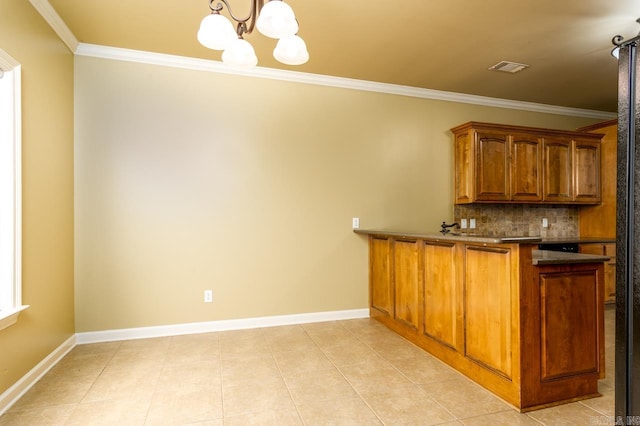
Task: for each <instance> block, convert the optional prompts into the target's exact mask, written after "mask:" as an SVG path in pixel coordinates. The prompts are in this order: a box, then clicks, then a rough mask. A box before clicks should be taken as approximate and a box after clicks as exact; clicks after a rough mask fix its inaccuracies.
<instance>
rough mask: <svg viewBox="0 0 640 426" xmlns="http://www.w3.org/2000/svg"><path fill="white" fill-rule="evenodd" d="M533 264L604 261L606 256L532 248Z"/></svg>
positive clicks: (607, 258) (606, 258)
mask: <svg viewBox="0 0 640 426" xmlns="http://www.w3.org/2000/svg"><path fill="white" fill-rule="evenodd" d="M531 254H532V258H533V264H534V265H561V264H567V263H597V262H606V261H608V260H609V259H610V258H609V257H608V256H598V255H595V254H582V253H566V252H562V251H550V250H533V251H532V252H531Z"/></svg>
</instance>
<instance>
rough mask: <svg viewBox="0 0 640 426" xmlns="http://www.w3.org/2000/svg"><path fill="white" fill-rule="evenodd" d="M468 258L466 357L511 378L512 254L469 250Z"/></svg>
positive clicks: (478, 249)
mask: <svg viewBox="0 0 640 426" xmlns="http://www.w3.org/2000/svg"><path fill="white" fill-rule="evenodd" d="M465 258H466V262H465V275H464V276H465V286H464V300H465V330H464V331H465V333H464V336H465V355H466V356H467V357H469V358H472V359H473V360H475V361H476V362H478V363H480V364H482V365H484V366H485V367H487V368H489V369H491V370H493V371H494V372H496V373H498V374H500V375H503V376H505V377H508V378H511V377H512V370H511V367H512V358H511V355H512V354H511V332H512V330H511V328H512V318H511V312H512V310H513V309H515V306H513V302H512V289H511V251H510V250H506V249H497V248H495V249H494V248H488V247H486V248H485V247H476V246H467V247H466V250H465ZM514 326H515V324H514ZM487 342H489V344H487Z"/></svg>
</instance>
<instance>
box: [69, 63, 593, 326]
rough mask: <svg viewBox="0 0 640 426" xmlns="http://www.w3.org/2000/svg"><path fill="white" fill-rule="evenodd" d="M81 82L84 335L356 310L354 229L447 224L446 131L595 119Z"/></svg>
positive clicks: (293, 93) (171, 79) (162, 75)
mask: <svg viewBox="0 0 640 426" xmlns="http://www.w3.org/2000/svg"><path fill="white" fill-rule="evenodd" d="M75 71H76V80H75V82H76V87H75V89H76V92H75V93H76V98H75V101H76V113H75V114H76V148H75V154H76V162H75V167H76V168H75V173H76V179H75V189H76V199H75V200H76V264H75V267H76V326H77V331H78V332H86V331H98V330H107V329H121V328H130V327H140V326H154V325H167V324H175V323H185V322H195V321H213V320H222V319H236V318H249V317H259V316H269V315H285V314H295V313H309V312H322V311H334V310H345V309H357V308H366V307H367V246H366V240H365V238H363V237H361V236H357V235H355V234H353V233H352V231H351V218H352V217H354V216H358V217H360V220H361V226H362V227H364V228H393V229H404V230H436V229H437V227H438V224H439V223H440V222H442V221H443V220H449V219H451V218H452V213H453V205H452V196H451V194H452V192H453V190H452V185H453V175H452V161H453V160H452V140H451V135H450V133H449V131H448V129H450V128H451V127H453V126H455V125H458V124H461V123H463V122H466V121H469V120H478V121H490V122H502V123H511V124H522V125H531V126H545V127H551V128H564V129H574V128H576V127H578V126H582V125H585V124H588V123H592V122H593V121H594V120H589V119H578V118H575V117H574V118H570V117H561V116H557V115H549V114H540V113H530V112H521V111H511V110H505V109H500V108H488V107H480V106H473V105H468V104H457V103H451V102H440V101H431V100H425V99H417V98H409V97H403V96H396V95H388V94H380V93H372V92H362V91H355V90H349V89H339V88H330V87H321V86H314V85H304V84H299V83H291V82H282V81H272V80H264V79H257V78H248V77H240V76H230V75H221V74H214V73H207V72H201V71H192V70H184V69H172V68H166V67H159V66H154V65H146V64H137V63H127V62H121V61H114V60H107V59H98V58H90V57H76V68H75ZM205 289H213V294H214V303H212V304H204V303H203V301H202V297H203V296H202V294H203V290H205Z"/></svg>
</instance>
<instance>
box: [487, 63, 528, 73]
mask: <svg viewBox="0 0 640 426" xmlns="http://www.w3.org/2000/svg"><path fill="white" fill-rule="evenodd" d="M525 68H529V65H526V64H518V63H515V62H509V61H501V62H498V63H497V64H495V65H494V66H492V67H489V70H491V71H502V72H508V73H511V74H515V73H517V72H518V71H522V70H523V69H525Z"/></svg>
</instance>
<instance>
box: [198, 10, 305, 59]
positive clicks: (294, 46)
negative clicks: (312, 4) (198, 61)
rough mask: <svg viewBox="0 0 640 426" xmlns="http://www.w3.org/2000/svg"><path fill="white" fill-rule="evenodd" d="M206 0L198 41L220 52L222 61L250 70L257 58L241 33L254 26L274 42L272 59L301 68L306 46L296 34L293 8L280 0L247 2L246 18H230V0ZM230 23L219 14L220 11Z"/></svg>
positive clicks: (296, 24)
mask: <svg viewBox="0 0 640 426" xmlns="http://www.w3.org/2000/svg"><path fill="white" fill-rule="evenodd" d="M216 1H218V0H209V8H210V9H211V14H210V15H207V16H206V17H205V18H204V19H203V20H202V22H201V23H200V29H199V30H198V41H199V42H200V44H202V45H203V46H205V47H207V48H209V49H213V50H223V53H222V62H224V63H226V64H229V65H232V66H237V67H253V66H255V65H257V63H258V58H257V57H256V54H255V52H254V50H253V47H252V46H251V44H250V43H249V42H248V41H246V40H245V39H244V37H243V36H244V34H251V32H252V31H253V29H254V27H255V28H257V29H258V31H259V32H260V33H262V34H263V35H265V36H267V37H270V38H274V39H278V43H277V44H276V47H275V49H274V50H273V56H274V57H275V58H276V59H277V60H278V61H280V62H282V63H283V64H287V65H301V64H304V63H305V62H307V61H308V60H309V52H308V51H307V46H306V44H305V42H304V40H302V38H300V37H299V36H298V35H297V33H298V21H297V19H296V16H295V14H294V13H293V9H291V7H290V6H289V5H288V4H286V3H284V2H283V1H282V0H268V1H267V2H266V3H265V0H251V8H250V11H249V14H248V15H247V16H246V17H238V16H236V15H234V13H233V10H232V9H231V6H230V4H229V1H230V0H219V1H220V3H217V4H216V5H214V3H216ZM223 5H224V6H226V8H227V12H228V14H229V16H230V17H231V19H233V21H235V23H236V29H235V31H234V28H233V24H232V23H231V21H230V20H229V19H227V18H226V17H225V16H223V15H221V14H220V12H221V11H222V9H223V8H224V6H223Z"/></svg>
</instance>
